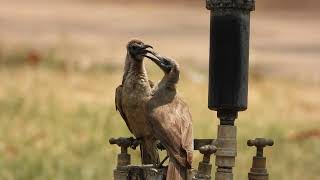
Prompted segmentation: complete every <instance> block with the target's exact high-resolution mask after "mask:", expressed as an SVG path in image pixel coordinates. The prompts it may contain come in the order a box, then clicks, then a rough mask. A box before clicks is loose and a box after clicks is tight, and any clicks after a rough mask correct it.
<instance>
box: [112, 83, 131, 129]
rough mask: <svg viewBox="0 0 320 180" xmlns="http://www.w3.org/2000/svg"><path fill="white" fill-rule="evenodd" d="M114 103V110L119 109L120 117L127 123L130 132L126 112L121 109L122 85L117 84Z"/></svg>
mask: <svg viewBox="0 0 320 180" xmlns="http://www.w3.org/2000/svg"><path fill="white" fill-rule="evenodd" d="M115 105H116V110H117V111H119V113H120V115H121V117H122V119H123V120H124V121H125V123H126V124H127V126H128V128H129V130H130V132H132V130H131V128H130V126H129V123H128V119H127V116H126V114H125V113H124V111H123V109H122V85H120V86H118V87H117V89H116V96H115Z"/></svg>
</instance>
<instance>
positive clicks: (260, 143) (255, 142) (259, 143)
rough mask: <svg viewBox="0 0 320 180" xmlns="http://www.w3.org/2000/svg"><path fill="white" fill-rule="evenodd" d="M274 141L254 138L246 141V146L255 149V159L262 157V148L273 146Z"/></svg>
mask: <svg viewBox="0 0 320 180" xmlns="http://www.w3.org/2000/svg"><path fill="white" fill-rule="evenodd" d="M273 144H274V141H273V140H272V139H265V138H256V139H250V140H248V141H247V145H248V146H255V147H256V148H257V155H256V156H257V157H263V148H265V147H266V146H273Z"/></svg>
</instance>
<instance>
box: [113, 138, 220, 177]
mask: <svg viewBox="0 0 320 180" xmlns="http://www.w3.org/2000/svg"><path fill="white" fill-rule="evenodd" d="M139 142H140V141H138V140H136V139H134V138H132V137H130V138H124V137H121V138H111V139H110V140H109V143H110V144H114V145H118V146H119V147H121V153H120V154H118V159H117V168H116V169H115V170H114V173H113V174H114V179H115V180H127V179H137V180H164V179H165V177H166V171H167V167H163V166H159V165H130V163H131V161H130V155H129V154H128V148H129V147H131V148H133V149H135V148H136V147H137V146H138V145H139ZM215 144H216V140H214V139H194V150H199V151H200V153H202V154H204V157H203V161H202V163H200V164H201V165H199V166H200V167H199V169H200V173H197V172H198V171H197V170H195V169H190V170H188V177H187V180H192V179H193V180H200V179H211V169H212V165H211V164H210V157H211V155H212V154H213V153H214V152H215V151H216V147H215V146H214V145H215ZM157 147H158V149H161V150H164V149H165V148H164V147H163V145H161V144H160V143H159V144H158V145H157ZM196 174H197V175H198V177H197V178H195V175H196Z"/></svg>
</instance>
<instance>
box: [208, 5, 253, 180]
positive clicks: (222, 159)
mask: <svg viewBox="0 0 320 180" xmlns="http://www.w3.org/2000/svg"><path fill="white" fill-rule="evenodd" d="M254 5H255V1H254V0H207V9H209V10H210V11H211V13H210V57H209V59H210V62H209V96H208V107H209V109H211V110H214V111H217V116H218V118H219V119H220V125H219V126H218V137H217V148H218V150H217V152H216V163H215V164H216V166H217V171H216V177H215V179H216V180H232V179H233V173H232V168H233V167H234V165H235V157H236V155H237V138H236V137H237V131H236V130H237V129H236V127H235V126H234V122H235V119H236V118H237V116H238V112H239V111H244V110H246V109H247V104H248V69H249V36H250V11H253V10H254Z"/></svg>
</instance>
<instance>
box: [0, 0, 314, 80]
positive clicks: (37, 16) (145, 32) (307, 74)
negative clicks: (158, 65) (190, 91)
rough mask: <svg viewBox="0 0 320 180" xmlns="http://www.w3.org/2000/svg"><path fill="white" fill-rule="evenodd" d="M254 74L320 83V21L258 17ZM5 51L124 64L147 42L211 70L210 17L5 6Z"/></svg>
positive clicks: (141, 9) (145, 9)
mask: <svg viewBox="0 0 320 180" xmlns="http://www.w3.org/2000/svg"><path fill="white" fill-rule="evenodd" d="M251 24H252V26H251V30H252V36H251V47H252V48H251V59H250V61H251V65H253V68H252V71H254V72H258V73H262V74H263V75H266V76H274V77H290V78H293V79H303V80H312V81H314V80H316V81H318V80H320V71H319V67H320V60H319V59H320V33H319V29H320V13H318V12H317V11H306V10H303V11H302V10H284V9H283V10H282V11H279V10H278V11H271V10H265V9H263V7H261V6H258V7H257V10H256V11H255V12H254V13H252V23H251ZM0 27H1V28H0V46H1V47H2V49H4V50H3V51H5V50H6V49H13V48H17V47H27V48H30V49H38V50H40V51H42V50H44V49H50V48H56V49H58V51H59V52H60V53H61V54H62V55H63V56H66V57H70V58H69V59H70V60H77V61H85V62H89V63H90V62H92V61H105V62H107V63H117V64H122V63H123V60H122V59H123V57H124V56H125V44H126V42H127V41H128V40H129V39H132V38H139V39H143V40H144V41H146V42H148V43H150V44H153V45H154V47H155V48H156V49H157V50H158V51H159V52H161V53H162V54H164V55H167V56H171V57H174V58H176V59H178V60H179V61H180V63H181V64H183V63H184V62H185V61H192V62H193V63H195V64H196V65H197V66H199V67H203V68H206V66H207V61H208V37H209V11H207V10H206V9H205V4H204V3H196V4H193V5H187V4H183V5H181V4H171V5H166V4H159V3H148V4H143V3H130V4H121V3H116V4H115V3H110V2H101V1H99V2H95V3H88V2H83V1H68V2H64V1H55V2H52V1H30V0H28V1H18V0H0ZM319 82H320V81H319Z"/></svg>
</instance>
